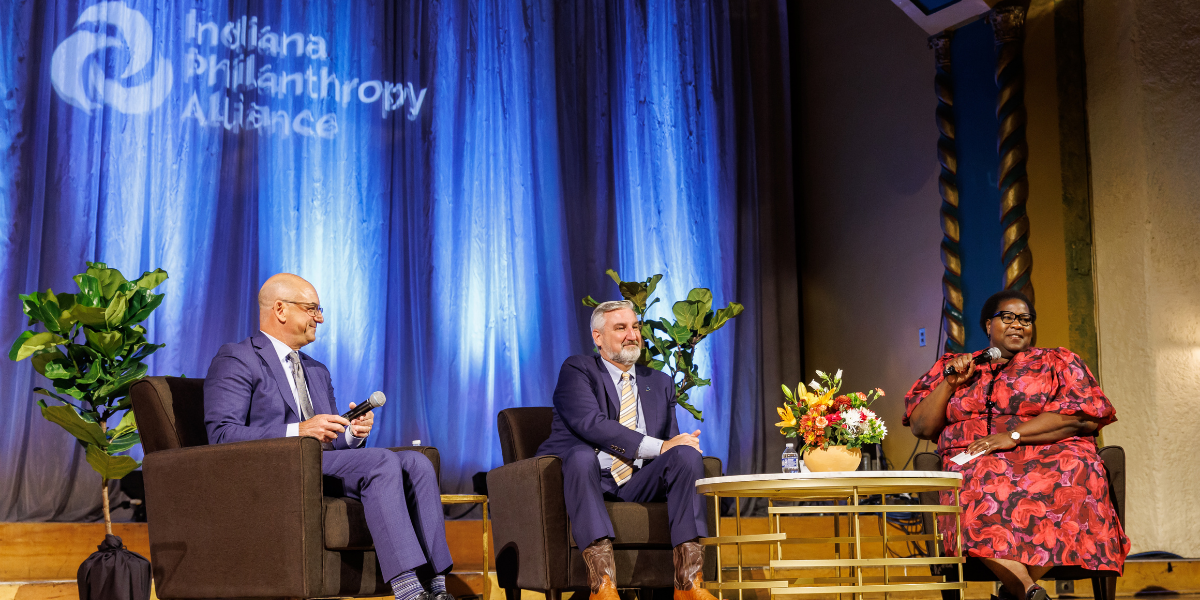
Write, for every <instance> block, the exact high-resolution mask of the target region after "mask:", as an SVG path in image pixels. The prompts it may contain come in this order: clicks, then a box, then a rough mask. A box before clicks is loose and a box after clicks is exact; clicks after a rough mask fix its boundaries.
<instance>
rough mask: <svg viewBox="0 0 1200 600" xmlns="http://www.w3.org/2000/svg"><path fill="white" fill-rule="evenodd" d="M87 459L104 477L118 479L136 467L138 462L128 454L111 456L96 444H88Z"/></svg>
mask: <svg viewBox="0 0 1200 600" xmlns="http://www.w3.org/2000/svg"><path fill="white" fill-rule="evenodd" d="M87 461H88V464H89V465H92V468H93V469H95V470H96V472H97V473H99V474H100V476H101V477H104V478H105V479H120V478H122V477H124V476H126V475H128V474H130V473H132V472H133V471H134V470H135V469H137V468H138V462H137V461H136V460H133V458H131V457H128V456H112V455H110V454H108V453H107V452H105V451H103V450H101V449H100V448H97V447H96V446H88V449H87Z"/></svg>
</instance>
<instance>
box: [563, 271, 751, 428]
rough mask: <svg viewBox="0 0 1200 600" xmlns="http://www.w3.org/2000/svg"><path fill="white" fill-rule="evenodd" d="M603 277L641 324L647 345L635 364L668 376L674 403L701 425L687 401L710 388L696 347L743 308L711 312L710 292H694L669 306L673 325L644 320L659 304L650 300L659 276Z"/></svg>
mask: <svg viewBox="0 0 1200 600" xmlns="http://www.w3.org/2000/svg"><path fill="white" fill-rule="evenodd" d="M605 273H607V274H608V276H609V277H611V278H612V280H613V281H615V282H616V283H617V289H619V290H620V291H621V296H622V297H624V298H625V299H626V300H629V301H630V302H632V303H633V307H634V308H633V311H634V312H635V313H637V315H638V317H639V318H640V319H641V321H642V338H643V339H644V340H645V341H646V343H645V345H644V346H643V347H642V355H641V357H640V358H639V359H638V364H641V365H645V366H648V367H650V368H652V369H657V370H659V371H663V372H665V373H667V374H668V375H670V376H671V379H672V380H673V381H674V382H675V401H676V402H677V403H678V404H679V406H682V407H683V408H684V410H686V411H688V412H689V413H691V414H692V416H693V417H695V418H696V419H697V420H699V421H703V420H704V413H703V412H702V411H700V410H698V409H696V407H694V406H692V404H691V402H690V400H689V399H688V390H691V389H692V388H696V387H704V386H706V385H712V380H709V379H703V378H701V377H700V373H699V370H698V369H697V368H696V363H695V355H696V346H697V345H698V344H699V343H700V342H702V341H703V340H704V338H706V337H708V335H709V334H711V333H712V332H714V331H716V330H718V329H720V328H721V327H723V326H724V325H725V323H728V322H729V320H730V319H733V318H734V317H737V316H738V315H740V314H742V310H744V307H743V306H742V305H741V304H738V303H737V302H730V303H729V305H728V306H726V307H725V308H721V309H717V310H715V311H714V310H713V308H712V299H713V296H712V291H711V290H709V289H707V288H695V289H693V290H692V291H691V292H688V295H687V299H686V300H680V301H679V302H676V303H675V304H673V305H671V313H672V315H673V316H674V317H675V319H674V320H673V321H672V320H668V319H665V318H663V319H647V318H646V316H645V315H646V311H648V310H650V307H651V306H654V305H655V304H656V303H657V302H658V300H659V299H658V298H653V299H651V298H652V297H653V296H654V290H655V289H656V288H657V287H658V282H659V281H661V280H662V275H661V274H660V275H655V276H653V277H650V278H649V279H646V280H645V281H622V280H621V276H620V275H618V274H617V272H616V271H614V270H612V269H609V270H607V271H605ZM583 304H584V306H588V307H592V308H595V307H596V306H598V305H599V304H600V303H599V302H597V301H596V300H595V299H593V298H592V297H591V296H587V297H586V298H584V299H583Z"/></svg>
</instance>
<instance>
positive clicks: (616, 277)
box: [604, 269, 621, 285]
mask: <svg viewBox="0 0 1200 600" xmlns="http://www.w3.org/2000/svg"><path fill="white" fill-rule="evenodd" d="M604 273H605V274H606V275H608V276H609V277H611V278H612V280H613V281H614V282H616V284H617V285H621V276H620V275H617V272H616V271H614V270H612V269H608V270H606V271H605V272H604Z"/></svg>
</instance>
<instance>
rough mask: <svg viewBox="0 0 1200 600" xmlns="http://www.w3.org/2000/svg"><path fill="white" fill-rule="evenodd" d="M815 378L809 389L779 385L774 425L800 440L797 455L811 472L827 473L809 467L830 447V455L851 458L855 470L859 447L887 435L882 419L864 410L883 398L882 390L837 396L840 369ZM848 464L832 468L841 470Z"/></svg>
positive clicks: (819, 374) (814, 467) (817, 465)
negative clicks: (780, 397) (780, 396)
mask: <svg viewBox="0 0 1200 600" xmlns="http://www.w3.org/2000/svg"><path fill="white" fill-rule="evenodd" d="M817 378H818V379H814V380H813V381H811V382H809V384H808V388H809V389H805V387H804V385H803V384H802V383H801V384H796V389H795V390H792V389H790V388H788V386H787V385H784V386H783V395H784V400H783V406H781V407H779V408H778V409H776V410H778V412H779V418H780V419H781V420H780V422H778V423H776V424H775V426H776V427H778V428H779V433H782V434H783V435H785V436H793V435H795V436H799V437H800V438H801V441H802V442H803V446H802V448H801V452H802V453H803V454H804V460H805V463H806V464H808V467H809V468H810V469H811V470H813V471H820V470H827V469H823V468H821V465H820V464H813V459H816V462H817V463H821V462H822V460H821V459H822V458H824V457H825V455H827V454H828V453H829V452H831V450H830V448H831V447H834V448H835V449H834V450H833V452H834V453H837V454H841V455H846V460H851V458H852V460H853V467H854V468H857V467H858V462H859V460H861V458H862V451H861V448H862V445H863V444H878V443H879V442H881V441H883V438H884V437H885V436H887V427H886V426H885V425H884V424H883V420H882V419H880V418H879V417H878V416H877V415H876V414H875V413H874V411H872V410H871V409H870V408H867V407H868V406H870V405H871V403H872V402H874V401H875V400H877V399H879V398H882V397H883V395H884V393H883V390H881V389H879V388H875V389H873V390H871V391H869V392H867V393H865V394H864V393H863V392H851V393H848V394H842V395H838V391H840V390H841V388H842V371H841V370H840V369H839V370H838V372H837V373H835V374H834V375H833V376H832V377H831V376H829V375H827V374H825V373H824V372H822V371H817ZM818 380H819V381H818ZM810 457H811V458H810ZM848 464H849V463H844V464H839V465H836V466H838V467H845V466H847V465H848ZM832 470H853V469H843V468H836V469H832Z"/></svg>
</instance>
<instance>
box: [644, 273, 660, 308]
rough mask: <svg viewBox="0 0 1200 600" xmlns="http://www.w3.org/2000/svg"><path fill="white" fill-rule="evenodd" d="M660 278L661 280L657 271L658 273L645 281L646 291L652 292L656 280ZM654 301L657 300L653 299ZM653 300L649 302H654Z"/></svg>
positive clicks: (656, 284) (655, 285) (656, 285)
mask: <svg viewBox="0 0 1200 600" xmlns="http://www.w3.org/2000/svg"><path fill="white" fill-rule="evenodd" d="M661 280H662V274H661V273H659V274H658V275H655V276H654V277H651V278H650V280H649V281H647V282H646V291H648V292H649V293H651V294H653V293H654V289H655V288H657V287H658V282H659V281H661ZM654 302H658V300H657V299H655V300H654ZM654 302H651V303H650V304H654Z"/></svg>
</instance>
